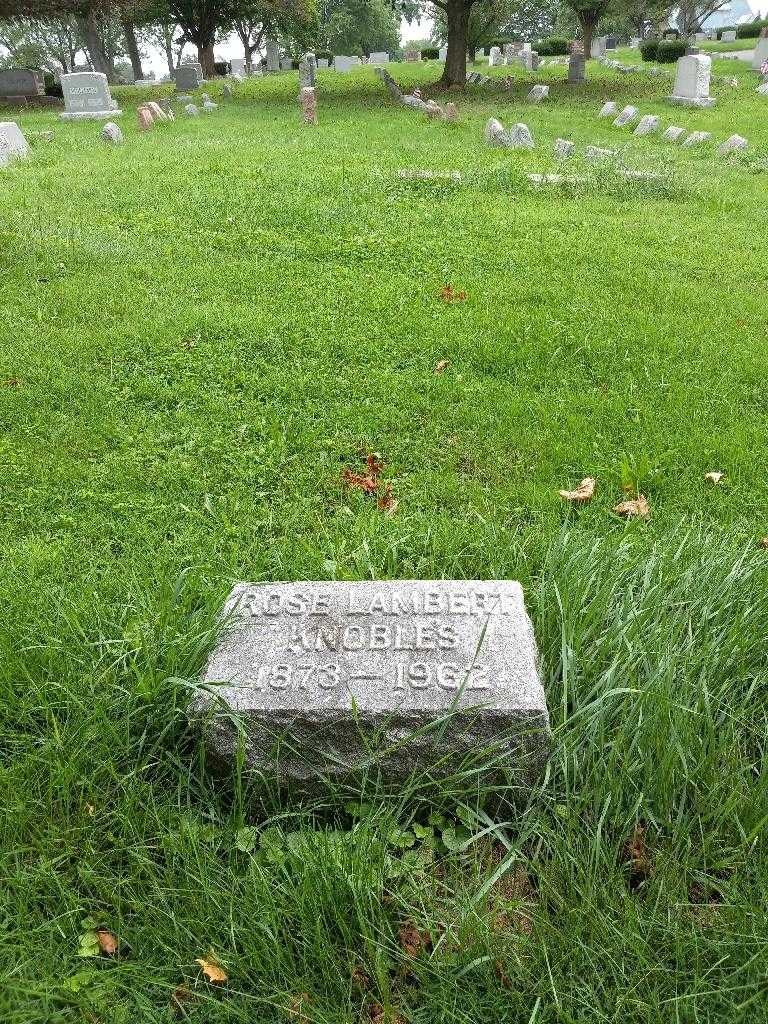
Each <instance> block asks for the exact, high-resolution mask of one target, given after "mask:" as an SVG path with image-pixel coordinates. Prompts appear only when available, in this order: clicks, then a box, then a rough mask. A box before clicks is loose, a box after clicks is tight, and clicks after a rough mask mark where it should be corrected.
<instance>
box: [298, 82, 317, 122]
mask: <svg viewBox="0 0 768 1024" xmlns="http://www.w3.org/2000/svg"><path fill="white" fill-rule="evenodd" d="M299 99H300V100H301V113H302V117H303V120H304V124H317V92H316V90H315V89H314V88H313V87H312V86H309V85H305V86H304V87H303V88H302V90H301V92H300V93H299Z"/></svg>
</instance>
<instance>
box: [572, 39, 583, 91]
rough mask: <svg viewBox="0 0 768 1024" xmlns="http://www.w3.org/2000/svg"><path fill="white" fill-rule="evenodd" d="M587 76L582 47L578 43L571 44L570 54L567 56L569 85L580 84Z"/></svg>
mask: <svg viewBox="0 0 768 1024" xmlns="http://www.w3.org/2000/svg"><path fill="white" fill-rule="evenodd" d="M586 77H587V62H586V59H585V57H584V47H583V46H582V45H581V44H580V43H573V44H572V45H571V55H570V57H569V58H568V81H569V83H570V84H571V85H580V84H581V83H582V82H584V81H585V80H586Z"/></svg>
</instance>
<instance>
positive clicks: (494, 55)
mask: <svg viewBox="0 0 768 1024" xmlns="http://www.w3.org/2000/svg"><path fill="white" fill-rule="evenodd" d="M503 63H504V61H503V59H502V56H501V47H500V46H492V47H491V54H490V59H489V64H490V65H491V67H492V68H500V67H501V65H502V64H503Z"/></svg>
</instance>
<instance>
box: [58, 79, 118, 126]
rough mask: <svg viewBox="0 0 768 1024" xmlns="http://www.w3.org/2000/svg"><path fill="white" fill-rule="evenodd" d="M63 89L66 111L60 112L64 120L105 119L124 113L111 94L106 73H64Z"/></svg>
mask: <svg viewBox="0 0 768 1024" xmlns="http://www.w3.org/2000/svg"><path fill="white" fill-rule="evenodd" d="M61 89H62V92H63V93H64V113H63V114H59V117H60V118H61V119H62V121H88V120H105V119H106V118H110V117H119V116H120V115H121V114H122V110H118V109H116V105H115V103H114V101H113V99H112V96H111V95H110V92H109V85H108V84H107V76H106V75H100V74H99V73H98V72H96V71H78V72H76V73H75V74H72V75H62V76H61Z"/></svg>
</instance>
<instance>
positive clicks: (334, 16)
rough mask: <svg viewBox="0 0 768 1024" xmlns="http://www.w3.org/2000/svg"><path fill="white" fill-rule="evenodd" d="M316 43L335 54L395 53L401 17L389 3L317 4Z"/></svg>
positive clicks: (325, 0) (339, 0)
mask: <svg viewBox="0 0 768 1024" xmlns="http://www.w3.org/2000/svg"><path fill="white" fill-rule="evenodd" d="M316 18H317V43H318V46H319V48H320V49H322V50H331V51H332V52H333V53H349V54H358V55H361V54H363V53H371V52H372V51H374V50H386V51H389V50H396V49H397V47H398V45H399V42H400V32H399V28H400V24H399V21H400V19H399V15H396V13H395V11H394V10H393V7H392V4H391V2H390V0H317V7H316Z"/></svg>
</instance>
